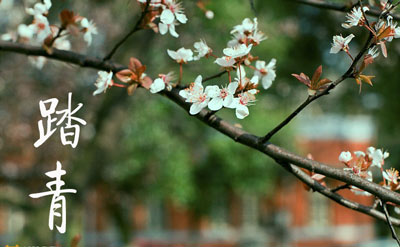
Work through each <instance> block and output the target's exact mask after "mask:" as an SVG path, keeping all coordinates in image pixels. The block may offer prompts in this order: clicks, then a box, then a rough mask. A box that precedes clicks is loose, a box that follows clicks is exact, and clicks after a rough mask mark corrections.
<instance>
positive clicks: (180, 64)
mask: <svg viewBox="0 0 400 247" xmlns="http://www.w3.org/2000/svg"><path fill="white" fill-rule="evenodd" d="M182 74H183V68H182V63H179V80H178V85H179V84H181V81H182Z"/></svg>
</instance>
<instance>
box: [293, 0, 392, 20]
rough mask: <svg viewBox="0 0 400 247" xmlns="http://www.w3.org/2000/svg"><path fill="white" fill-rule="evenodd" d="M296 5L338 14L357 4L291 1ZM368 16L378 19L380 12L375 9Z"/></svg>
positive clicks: (304, 0)
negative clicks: (337, 12)
mask: <svg viewBox="0 0 400 247" xmlns="http://www.w3.org/2000/svg"><path fill="white" fill-rule="evenodd" d="M293 1H294V2H296V3H300V4H305V5H309V6H312V7H316V8H320V9H327V10H334V11H339V12H349V11H350V10H351V9H352V8H353V7H354V6H357V5H358V3H355V4H339V3H331V2H328V1H320V0H293ZM366 14H367V15H369V16H376V17H379V16H380V15H381V11H380V10H377V9H371V10H370V11H368V12H367V13H366ZM392 16H393V19H395V20H400V16H398V15H392Z"/></svg>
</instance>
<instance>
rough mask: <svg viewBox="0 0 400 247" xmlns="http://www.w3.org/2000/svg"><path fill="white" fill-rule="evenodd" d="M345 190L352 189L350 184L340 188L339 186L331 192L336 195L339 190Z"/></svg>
mask: <svg viewBox="0 0 400 247" xmlns="http://www.w3.org/2000/svg"><path fill="white" fill-rule="evenodd" d="M344 189H350V185H349V184H343V185H340V186H338V187H336V188H334V189H331V192H333V193H336V192H338V191H339V190H344Z"/></svg>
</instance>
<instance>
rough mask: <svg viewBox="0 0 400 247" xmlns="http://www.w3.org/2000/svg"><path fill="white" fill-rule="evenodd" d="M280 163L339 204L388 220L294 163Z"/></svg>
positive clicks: (395, 221)
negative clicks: (345, 196) (333, 189)
mask: <svg viewBox="0 0 400 247" xmlns="http://www.w3.org/2000/svg"><path fill="white" fill-rule="evenodd" d="M277 162H278V163H280V164H281V165H282V166H283V167H284V168H285V169H286V170H287V171H288V172H290V173H291V174H293V175H294V176H295V177H297V178H298V179H299V180H300V181H302V182H303V183H305V184H306V185H307V186H308V187H310V188H311V189H312V190H313V191H316V192H318V193H320V194H321V195H323V196H325V197H327V198H329V199H331V200H333V201H335V202H337V203H338V204H340V205H342V206H344V207H346V208H349V209H352V210H355V211H359V212H362V213H364V214H367V215H369V216H372V217H374V218H376V219H379V220H382V221H387V218H386V217H385V215H384V214H383V213H381V212H380V211H378V210H376V209H374V208H372V207H369V206H366V205H363V204H360V203H358V202H355V201H351V200H349V199H346V198H344V197H342V196H341V195H339V194H337V193H335V192H333V191H332V190H330V189H328V188H327V187H325V186H323V185H322V184H321V183H318V182H317V181H315V180H314V179H312V178H311V177H310V176H309V175H308V174H307V173H305V172H304V171H302V170H301V169H300V168H298V167H297V166H295V165H292V164H288V163H285V162H280V161H277ZM391 220H392V222H394V223H395V224H396V225H399V224H400V219H397V218H393V217H391Z"/></svg>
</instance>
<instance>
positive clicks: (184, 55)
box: [167, 47, 193, 63]
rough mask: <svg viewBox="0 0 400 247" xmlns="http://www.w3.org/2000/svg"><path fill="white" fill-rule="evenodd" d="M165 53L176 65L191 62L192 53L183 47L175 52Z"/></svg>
mask: <svg viewBox="0 0 400 247" xmlns="http://www.w3.org/2000/svg"><path fill="white" fill-rule="evenodd" d="M167 52H168V55H169V56H170V57H171V58H172V59H174V60H175V61H176V62H177V63H187V62H190V61H192V60H193V51H192V50H190V49H185V48H184V47H182V48H179V49H178V50H177V51H172V50H167Z"/></svg>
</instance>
